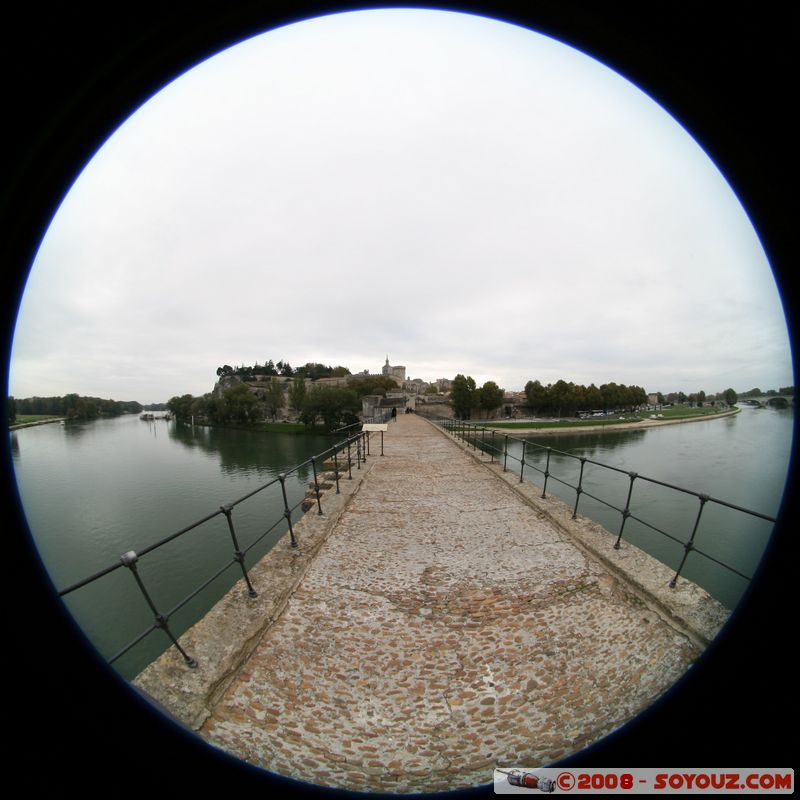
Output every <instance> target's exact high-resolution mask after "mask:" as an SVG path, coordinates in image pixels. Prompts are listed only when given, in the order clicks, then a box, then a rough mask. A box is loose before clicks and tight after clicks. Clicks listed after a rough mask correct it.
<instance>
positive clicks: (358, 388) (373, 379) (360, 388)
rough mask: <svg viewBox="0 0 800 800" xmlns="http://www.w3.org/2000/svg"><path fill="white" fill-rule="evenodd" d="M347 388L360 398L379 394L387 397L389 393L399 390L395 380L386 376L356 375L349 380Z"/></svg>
mask: <svg viewBox="0 0 800 800" xmlns="http://www.w3.org/2000/svg"><path fill="white" fill-rule="evenodd" d="M347 386H348V388H350V389H352V390H353V391H354V392H355V393H356V394H357V395H358V396H359V397H364V395H367V394H379V395H382V396H384V397H385V396H386V392H387V391H390V392H393V391H396V389H397V384H396V383H395V382H394V379H392V378H389V377H387V376H385V375H355V376H353V377H352V378H348V380H347Z"/></svg>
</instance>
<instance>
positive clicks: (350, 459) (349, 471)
mask: <svg viewBox="0 0 800 800" xmlns="http://www.w3.org/2000/svg"><path fill="white" fill-rule="evenodd" d="M347 479H348V480H353V455H352V453H351V452H350V440H349V439H348V440H347Z"/></svg>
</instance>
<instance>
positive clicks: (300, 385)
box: [289, 375, 306, 414]
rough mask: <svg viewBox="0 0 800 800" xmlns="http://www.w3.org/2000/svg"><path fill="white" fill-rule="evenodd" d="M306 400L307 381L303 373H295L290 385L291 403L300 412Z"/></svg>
mask: <svg viewBox="0 0 800 800" xmlns="http://www.w3.org/2000/svg"><path fill="white" fill-rule="evenodd" d="M305 400H306V382H305V378H303V376H302V375H295V376H294V380H292V385H291V386H290V387H289V405H290V406H291V407H292V408H293V409H294V410H295V412H296V413H297V414H299V413H300V412H301V411H302V410H303V403H304V402H305Z"/></svg>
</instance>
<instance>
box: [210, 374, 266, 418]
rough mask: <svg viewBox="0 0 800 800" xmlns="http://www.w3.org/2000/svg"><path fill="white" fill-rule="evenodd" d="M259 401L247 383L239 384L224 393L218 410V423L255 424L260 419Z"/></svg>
mask: <svg viewBox="0 0 800 800" xmlns="http://www.w3.org/2000/svg"><path fill="white" fill-rule="evenodd" d="M257 405H258V401H257V399H256V396H255V395H254V394H253V393H252V392H251V391H250V387H249V386H247V384H245V383H237V384H236V385H234V386H231V387H230V388H228V389H226V390H225V391H224V392H223V393H222V403H221V404H219V405H218V406H217V408H216V413H217V420H216V421H217V422H253V421H254V420H255V419H257V417H258V409H257Z"/></svg>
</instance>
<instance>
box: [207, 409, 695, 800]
mask: <svg viewBox="0 0 800 800" xmlns="http://www.w3.org/2000/svg"><path fill="white" fill-rule="evenodd" d="M385 452H386V455H385V457H383V458H382V457H380V456H378V457H375V456H373V457H372V459H371V461H370V466H371V469H370V471H369V473H367V474H366V477H365V478H364V480H363V483H362V485H361V487H360V490H359V491H358V493H357V494H355V495H354V496H353V497H352V499H351V500H350V502H349V504H348V505H347V507H346V508H345V509H344V510H343V512H342V513H341V515H340V517H339V519H338V523H337V524H336V527H335V529H334V530H333V531H332V532H331V533H330V535H328V536H327V538H326V539H325V541H324V544H322V545H321V547H320V549H319V552H318V553H317V555H316V557H315V558H314V561H313V562H312V563H311V564H310V566H308V568H307V571H306V573H305V575H304V577H303V580H302V582H301V583H300V584H299V585H298V587H297V588H296V590H295V591H294V594H293V595H292V596H291V597H290V598H289V599H288V602H287V603H286V605H285V608H284V609H283V612H282V613H281V614H280V616H279V617H278V618H277V619H276V620H275V621H274V622H273V623H272V624H271V625H269V626H268V627H267V628H266V629H265V630H264V632H263V634H262V635H261V638H260V639H259V641H258V643H257V644H256V645H255V646H254V649H253V651H252V655H251V656H250V657H249V658H248V659H247V660H246V661H244V662H243V663H242V665H241V667H240V668H239V671H238V673H237V674H236V676H235V679H234V680H233V681H232V682H231V683H230V685H229V686H228V687H227V689H226V690H225V691H224V693H222V694H221V696H220V698H219V702H217V704H216V706H215V707H214V708H213V711H212V712H211V714H210V716H208V718H207V719H206V720H205V722H204V724H203V725H202V728H201V735H203V736H204V737H205V738H206V739H207V740H208V741H209V742H211V743H212V744H215V745H217V746H219V747H221V748H223V749H224V750H226V751H227V752H229V753H231V754H233V755H235V756H238V757H240V758H242V759H244V760H246V761H248V762H250V763H252V764H255V765H257V766H261V767H264V768H266V769H268V770H271V771H273V772H277V773H279V774H282V775H287V776H290V777H294V778H297V779H300V780H305V781H308V782H310V783H314V784H318V785H323V786H332V787H344V788H349V789H355V790H360V791H365V792H366V791H369V792H379V791H380V792H432V791H438V790H447V789H457V788H461V787H464V786H472V785H485V784H488V783H491V780H492V771H493V768H494V766H495V765H515V764H516V765H524V766H537V765H543V764H547V763H552V762H554V761H555V760H557V759H559V758H562V757H564V756H566V755H569V754H571V753H573V752H576V751H577V750H579V749H581V748H583V747H584V746H586V745H588V744H590V743H592V742H594V741H597V740H598V739H600V738H602V737H603V736H604V735H606V734H607V733H609V732H611V731H612V730H614V729H615V728H617V727H619V726H620V725H622V724H623V723H625V722H626V721H627V720H629V719H630V718H631V717H633V716H635V715H636V714H637V713H638V712H639V711H640V710H642V709H644V708H646V707H647V706H648V705H650V703H651V702H652V701H653V700H654V699H656V698H657V697H658V696H659V695H660V694H662V693H663V692H664V691H665V690H667V689H668V688H669V687H670V686H671V685H672V684H673V683H674V682H675V681H676V680H677V679H678V678H679V677H680V676H681V675H682V674H683V673H684V672H685V670H686V669H687V668H688V667H689V665H690V664H691V662H692V661H693V659H695V658H696V657H697V656H698V655H699V654H700V652H701V647H699V646H698V644H697V640H696V638H695V640H694V641H693V639H692V638H690V637H689V636H687V635H685V634H684V633H683V632H681V629H680V628H677V629H676V627H675V625H673V624H671V621H670V620H669V618H668V615H664V614H661V613H656V612H655V611H654V610H653V608H652V607H651V605H648V603H646V602H643V601H642V599H641V597H640V596H639V592H640V590H636V591H633V590H632V589H631V587H630V586H629V585H628V584H627V582H626V581H625V580H624V574H623V573H621V572H619V571H615V570H612V569H611V568H610V567H609V566H608V565H606V564H604V563H603V562H602V561H600V560H598V559H596V558H594V557H593V556H591V554H590V553H589V549H588V548H587V547H586V546H584V545H581V546H577V545H576V544H575V543H574V541H573V539H572V536H571V534H569V533H568V532H567V531H566V530H565V529H563V528H562V527H559V526H558V525H556V524H554V523H553V521H552V520H550V519H549V518H548V516H547V515H546V513H545V511H543V510H540V509H537V508H534V507H533V506H532V505H531V504H529V503H528V502H527V501H523V498H521V497H520V496H519V495H518V494H517V493H516V492H515V491H514V489H513V488H512V486H510V485H508V484H506V483H505V482H504V481H503V480H498V476H497V475H496V474H492V473H491V471H490V470H489V469H486V468H485V467H484V466H483V465H481V464H479V463H476V461H475V459H474V458H473V457H472V456H471V455H470V454H468V453H466V452H465V451H464V450H463V449H462V448H460V447H459V446H457V445H455V444H454V442H453V441H452V440H450V439H449V437H447V436H446V435H445V434H443V433H441V432H439V431H438V430H437V429H435V428H434V427H433V426H431V425H430V424H429V423H427V422H426V421H424V420H422V419H420V418H418V417H416V416H415V415H402V416H401V417H398V419H397V421H396V422H395V423H392V424H391V425H390V426H389V431H388V432H387V434H386V444H385ZM501 477H502V476H501ZM665 619H666V620H667V621H665Z"/></svg>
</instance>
